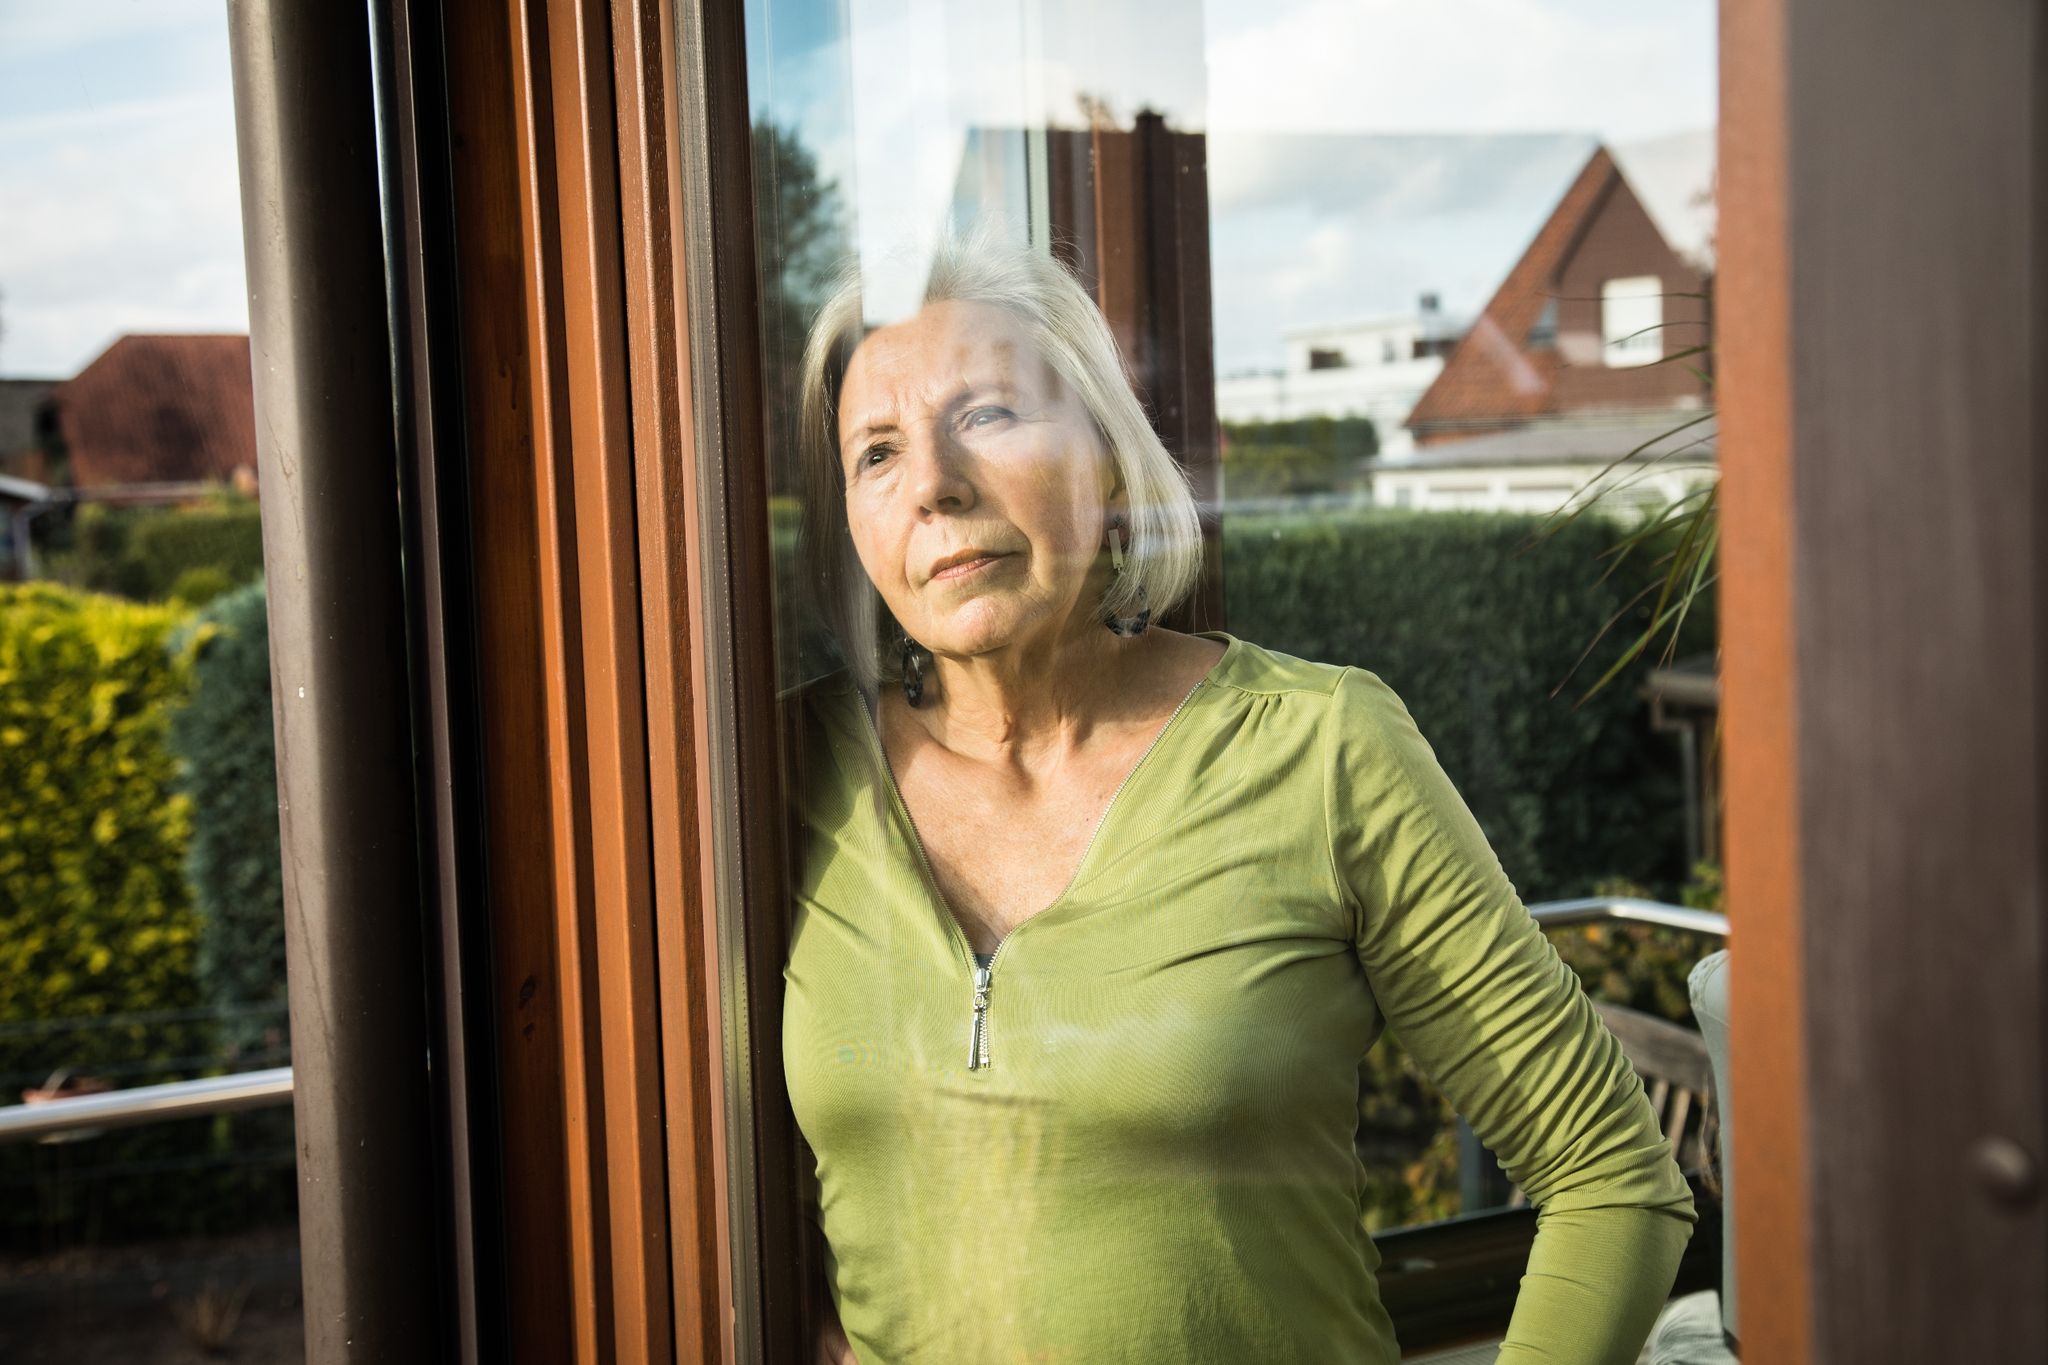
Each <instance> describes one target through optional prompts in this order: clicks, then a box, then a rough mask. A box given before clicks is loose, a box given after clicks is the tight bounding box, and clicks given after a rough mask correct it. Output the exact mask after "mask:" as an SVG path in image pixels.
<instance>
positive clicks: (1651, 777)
mask: <svg viewBox="0 0 2048 1365" xmlns="http://www.w3.org/2000/svg"><path fill="white" fill-rule="evenodd" d="M1538 525H1540V519H1539V518H1534V517H1526V516H1509V515H1503V514H1478V513H1418V512H1404V511H1388V510H1367V511H1358V512H1341V513H1334V514H1333V513H1327V512H1321V513H1314V514H1283V515H1273V516H1241V517H1236V518H1230V517H1226V518H1225V519H1224V530H1223V555H1224V588H1225V591H1226V593H1227V596H1228V607H1229V619H1230V621H1231V622H1232V624H1233V625H1234V626H1235V628H1236V633H1238V634H1242V635H1246V636H1248V637H1250V638H1252V639H1255V640H1257V641H1258V642H1259V643H1260V644H1263V645H1266V646H1268V647H1270V648H1274V649H1279V650H1283V651H1285V652H1287V653H1290V654H1296V655H1299V656H1301V657H1303V658H1308V659H1319V660H1323V661H1326V662H1330V663H1343V664H1356V665H1359V666H1360V667H1363V668H1368V669H1370V670H1372V671H1373V672H1374V673H1377V674H1378V675H1379V676H1380V677H1381V678H1383V679H1384V680H1385V681H1386V682H1387V684H1388V685H1389V686H1390V687H1392V688H1393V689H1394V690H1395V691H1396V692H1397V693H1399V694H1400V696H1401V698H1402V700H1403V701H1404V702H1406V704H1407V706H1408V709H1409V711H1410V712H1411V713H1412V714H1413V715H1414V717H1415V722H1416V724H1417V725H1418V726H1419V727H1420V728H1421V730H1422V733H1423V734H1424V735H1425V736H1426V737H1427V738H1428V740H1429V742H1430V745H1431V747H1432V748H1434V749H1435V751H1436V754H1437V758H1438V761H1439V762H1441V763H1442V764H1443V767H1444V770H1445V772H1447V773H1448V774H1449V775H1450V777H1451V780H1452V781H1453V782H1455V783H1456V784H1457V787H1458V790H1459V792H1460V793H1461V794H1462V795H1463V796H1464V798H1465V801H1466V803H1467V804H1468V805H1469V806H1471V808H1472V812H1473V814H1474V815H1475V816H1476V817H1477V818H1478V820H1479V823H1480V825H1481V827H1482V828H1483V829H1484V830H1485V831H1486V835H1487V838H1488V839H1489V840H1490V841H1491V842H1492V844H1493V847H1494V851H1495V852H1496V853H1498V854H1499V855H1500V860H1501V863H1502V865H1503V866H1504V867H1505V868H1506V869H1507V871H1508V875H1509V876H1510V877H1511V878H1512V879H1513V880H1514V883H1515V885H1516V887H1517V888H1518V889H1519V890H1520V891H1521V892H1522V894H1523V896H1524V897H1525V898H1527V899H1530V900H1547V899H1554V898H1558V897H1564V896H1575V895H1584V894H1588V893H1589V892H1590V891H1591V889H1592V887H1593V885H1594V883H1595V882H1596V881H1598V880H1599V879H1600V878H1602V877H1607V876H1615V875H1620V876H1625V877H1628V878H1630V879H1632V880H1634V881H1637V882H1640V883H1642V884H1644V885H1646V886H1648V887H1651V888H1652V889H1653V890H1654V891H1655V892H1656V893H1657V894H1658V895H1660V896H1661V897H1663V898H1666V899H1669V898H1670V897H1671V896H1672V895H1673V894H1675V892H1676V889H1677V887H1678V885H1679V883H1680V882H1681V881H1682V880H1683V878H1684V871H1685V868H1684V863H1685V852H1684V828H1683V823H1682V819H1683V817H1682V811H1683V807H1684V802H1683V790H1682V787H1681V783H1682V782H1683V775H1682V770H1681V768H1680V757H1679V754H1678V750H1677V747H1676V745H1675V744H1674V743H1673V742H1672V741H1671V740H1670V738H1669V737H1667V736H1663V735H1659V734H1657V733H1655V732H1654V731H1652V730H1651V728H1650V724H1649V708H1648V703H1647V702H1646V701H1645V700H1644V699H1643V698H1642V696H1641V695H1640V693H1641V685H1642V681H1643V678H1644V675H1645V674H1646V673H1647V672H1648V670H1649V668H1650V663H1649V661H1647V660H1638V661H1637V662H1636V663H1635V664H1634V665H1633V666H1631V668H1630V669H1628V670H1627V671H1625V672H1624V673H1623V674H1622V676H1620V677H1619V678H1617V679H1616V681H1615V682H1613V683H1612V684H1610V685H1609V686H1608V687H1607V688H1606V689H1605V690H1604V691H1602V692H1601V693H1600V694H1599V695H1598V696H1596V697H1594V698H1593V699H1592V700H1591V701H1589V702H1587V703H1586V704H1584V705H1577V704H1575V703H1576V699H1577V696H1578V692H1579V691H1580V690H1582V689H1583V687H1585V686H1587V685H1590V683H1591V682H1592V680H1593V679H1595V678H1598V677H1599V676H1600V674H1601V673H1602V672H1604V671H1605V669H1606V667H1607V665H1608V664H1609V663H1610V662H1612V661H1613V660H1614V659H1615V658H1617V657H1619V654H1620V651H1621V649H1622V647H1623V645H1624V643H1625V641H1626V639H1627V638H1628V636H1629V635H1630V634H1631V632H1628V631H1626V630H1624V629H1622V628H1621V627H1620V626H1617V627H1616V628H1615V629H1614V630H1613V631H1611V632H1609V634H1608V635H1607V636H1606V638H1605V639H1603V640H1602V641H1601V643H1600V644H1599V645H1598V646H1597V647H1595V648H1594V649H1593V650H1592V653H1591V655H1590V657H1588V658H1587V659H1586V661H1585V663H1584V664H1583V665H1581V666H1580V667H1579V669H1578V673H1577V675H1576V677H1575V678H1574V680H1573V682H1572V683H1571V684H1569V685H1567V686H1565V687H1564V688H1563V689H1562V690H1561V691H1558V692H1557V694H1556V695H1554V696H1553V695H1552V693H1553V690H1554V689H1557V688H1558V685H1559V684H1560V683H1561V682H1563V681H1564V680H1565V678H1566V676H1567V675H1568V674H1571V673H1572V670H1573V666H1574V664H1575V663H1577V661H1578V660H1579V658H1580V655H1581V654H1582V653H1583V652H1584V651H1585V650H1586V646H1587V643H1588V642H1589V641H1590V640H1592V639H1593V637H1594V636H1595V635H1596V634H1597V633H1598V632H1599V630H1600V628H1601V625H1602V624H1603V623H1604V622H1606V621H1607V620H1608V619H1609V618H1610V617H1612V616H1614V615H1615V614H1616V613H1617V612H1622V611H1623V609H1624V606H1625V604H1626V602H1627V599H1628V597H1629V595H1630V593H1631V592H1632V591H1633V588H1632V587H1631V586H1630V585H1629V582H1628V581H1626V580H1625V579H1624V577H1623V576H1622V575H1616V576H1615V577H1614V578H1613V579H1610V580H1609V581H1607V582H1605V583H1602V582H1600V581H1598V580H1599V575H1600V572H1601V569H1602V567H1603V562H1602V560H1601V554H1602V552H1603V551H1606V550H1608V549H1609V548H1610V547H1611V546H1613V545H1614V544H1615V542H1616V541H1617V540H1619V539H1620V537H1621V536H1622V535H1623V534H1624V532H1623V531H1622V530H1621V529H1620V528H1619V527H1617V526H1615V525H1614V524H1613V523H1610V522H1607V521H1603V520H1600V519H1597V518H1591V517H1586V518H1580V519H1579V520H1577V521H1573V522H1570V523H1567V524H1565V525H1564V526H1562V527H1561V528H1559V529H1558V531H1557V533H1556V534H1555V535H1553V536H1551V537H1550V538H1549V539H1546V540H1542V541H1540V542H1539V543H1537V544H1535V545H1534V546H1533V548H1531V547H1530V546H1529V542H1530V538H1531V535H1532V533H1533V532H1534V531H1535V529H1536V528H1537V526H1538ZM1640 610H1644V611H1646V610H1647V608H1641V609H1640ZM1712 617H1713V612H1712V608H1711V604H1705V606H1704V608H1703V610H1701V611H1700V612H1698V613H1697V618H1698V619H1697V621H1696V622H1694V623H1692V624H1689V626H1688V632H1689V636H1690V639H1691V640H1692V641H1693V642H1695V643H1696V644H1697V645H1699V646H1700V647H1704V646H1705V645H1706V644H1707V643H1709V642H1710V636H1709V634H1708V632H1709V631H1710V630H1711V622H1712ZM1627 619H1630V620H1632V619H1634V618H1633V616H1628V617H1627ZM1645 619H1647V618H1645Z"/></svg>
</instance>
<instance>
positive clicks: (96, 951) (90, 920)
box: [0, 584, 198, 1072]
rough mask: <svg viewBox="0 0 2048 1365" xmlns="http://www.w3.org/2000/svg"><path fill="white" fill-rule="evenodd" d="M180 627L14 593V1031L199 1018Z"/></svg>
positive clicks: (3, 1001)
mask: <svg viewBox="0 0 2048 1365" xmlns="http://www.w3.org/2000/svg"><path fill="white" fill-rule="evenodd" d="M178 623H179V613H177V612H176V611H175V610H173V609H171V608H168V607H153V606H137V605H134V604H132V603H127V602H120V601H116V600H114V599H111V598H105V597H93V596H87V595H84V594H80V593H75V592H70V591H67V590H65V589H61V588H55V587H51V586H48V585H42V584H30V585H25V586H7V585H0V1021H14V1020H29V1019H40V1018H49V1017H52V1016H75V1015H97V1014H107V1013H113V1012H119V1011H132V1010H136V1009H152V1010H162V1009H177V1008H180V1007H184V1006H189V1005H192V1004H194V1003H196V992H195V989H194V977H193V971H192V966H193V951H194V948H195V946H196V940H197V930H198V921H197V918H196V916H195V915H194V913H193V910H192V905H191V900H190V897H189V895H188V894H187V891H186V887H185V878H184V870H183V864H184V858H185V849H186V843H187V840H188V837H189V829H190V823H189V821H190V811H189V804H188V802H187V800H186V799H185V798H184V797H183V796H181V795H179V794H178V792H177V790H176V770H175V766H174V761H173V759H172V757H171V754H170V751H169V749H168V748H166V747H165V743H164V737H165V733H166V730H167V729H168V726H169V723H170V713H171V710H172V708H173V707H175V706H176V705H178V704H179V703H180V702H181V701H182V700H183V699H184V695H185V690H186V687H187V685H188V680H189V674H190V662H191V661H190V653H189V651H186V652H184V653H174V652H173V651H171V650H170V649H169V648H168V647H167V646H168V641H169V637H170V635H171V633H172V631H173V629H174V628H175V627H176V626H177V625H178ZM6 1051H7V1050H6V1048H5V1047H4V1046H0V1072H11V1071H14V1070H15V1069H16V1065H15V1064H14V1059H10V1058H8V1057H7V1055H6Z"/></svg>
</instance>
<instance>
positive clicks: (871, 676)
mask: <svg viewBox="0 0 2048 1365" xmlns="http://www.w3.org/2000/svg"><path fill="white" fill-rule="evenodd" d="M946 302H952V303H980V304H989V305H992V306H994V307H997V308H1001V309H1003V310H1004V311H1005V312H1007V313H1009V314H1010V315H1011V316H1012V317H1014V318H1016V319H1017V320H1018V321H1019V322H1021V323H1022V324H1023V325H1024V328H1025V331H1026V333H1027V335H1029V336H1030V338H1031V340H1032V342H1033V343H1034V344H1035V345H1036V346H1037V348H1038V353H1039V355H1040V356H1041V357H1043V359H1044V360H1045V361H1046V363H1047V364H1048V365H1050V366H1051V367H1052V370H1053V372H1054V373H1055V374H1057V375H1058V376H1059V378H1060V381H1061V382H1062V383H1064V384H1066V385H1067V386H1068V387H1069V388H1070V389H1071V390H1072V391H1073V392H1074V393H1075V394H1076V395H1077V396H1078V397H1079V398H1080V399H1081V403H1082V405H1083V406H1084V407H1085V408H1086V409H1087V411H1088V415H1089V416H1090V417H1091V418H1093V419H1094V422H1095V428H1096V431H1097V433H1098V434H1099V435H1100V436H1101V438H1102V443H1103V446H1104V448H1105V449H1106V450H1107V452H1108V455H1109V459H1110V460H1111V462H1112V463H1113V464H1114V466H1115V468H1116V474H1117V480H1118V482H1119V483H1121V484H1122V485H1123V488H1124V493H1125V496H1126V498H1127V499H1128V501H1129V505H1130V531H1129V549H1128V552H1127V553H1126V555H1125V567H1124V572H1123V573H1122V574H1121V575H1119V576H1118V577H1117V578H1116V579H1115V580H1114V581H1113V583H1112V584H1111V586H1110V588H1109V590H1108V591H1107V592H1106V593H1104V595H1103V599H1102V601H1101V603H1100V604H1099V608H1098V615H1101V616H1105V617H1107V616H1124V617H1128V616H1135V615H1136V614H1137V613H1138V611H1139V609H1140V608H1141V607H1150V608H1151V610H1152V613H1153V615H1154V616H1155V617H1157V616H1160V615H1163V614H1165V613H1166V612H1167V611H1168V610H1170V609H1171V608H1172V607H1174V606H1175V605H1176V604H1178V603H1179V602H1180V601H1181V600H1182V599H1183V598H1185V597H1186V596H1187V595H1188V594H1189V593H1190V592H1192V591H1193V590H1194V587H1195V582H1196V580H1197V578H1199V577H1200V575H1201V571H1202V531H1201V521H1200V516H1199V513H1198V511H1197V509H1196V507H1195V499H1194V494H1193V493H1192V492H1191V491H1190V490H1189V487H1188V480H1187V475H1186V474H1185V473H1183V472H1182V470H1181V467H1180V465H1179V464H1178V463H1177V462H1176V461H1175V460H1174V458H1173V456H1171V455H1169V454H1168V453H1167V450H1166V447H1165V446H1164V445H1162V444H1161V443H1160V440H1159V437H1158V436H1157V435H1156V434H1155V433H1154V432H1153V430H1152V424H1151V423H1150V422H1148V421H1147V420H1146V419H1145V411H1144V409H1143V408H1142V407H1140V406H1139V405H1138V398H1137V395H1136V394H1135V393H1134V392H1133V391H1132V387H1131V380H1130V378H1129V376H1128V374H1127V373H1126V372H1125V369H1124V364H1123V359H1122V357H1121V356H1120V355H1119V353H1118V351H1117V347H1116V339H1115V337H1113V336H1112V335H1111V334H1110V330H1109V324H1108V323H1107V322H1105V321H1104V320H1103V317H1102V314H1101V312H1100V311H1099V310H1098V309H1097V308H1096V306H1095V302H1094V300H1092V299H1090V298H1089V297H1088V294H1087V291H1085V290H1084V289H1082V288H1081V285H1080V284H1079V282H1078V281H1076V280H1075V279H1074V277H1073V276H1072V275H1071V274H1069V273H1068V272H1067V270H1066V268H1065V267H1064V266H1063V265H1061V264H1060V263H1059V262H1058V261H1056V260H1054V259H1053V258H1052V257H1051V256H1049V255H1046V254H1043V253H1041V252H1038V251H1034V250H1032V249H1030V248H1028V247H1024V246H1020V245H1016V244H1014V243H1011V242H1008V241H1005V240H1004V239H1003V238H1002V237H1001V236H999V235H998V234H997V233H996V232H995V231H993V230H991V229H988V228H983V229H981V230H978V231H975V232H973V233H969V234H967V235H964V236H960V237H949V238H947V239H946V240H944V241H942V242H941V243H940V244H939V247H938V251H937V254H936V256H935V258H934V260H933V262H932V267H931V272H930V274H929V275H928V276H927V278H926V284H925V290H924V297H923V303H925V304H933V303H946ZM866 335H867V327H866V320H865V317H864V313H863V300H862V294H861V282H860V277H859V274H858V273H857V271H856V270H855V269H854V268H852V267H849V268H848V269H847V270H846V271H845V272H843V273H842V275H841V276H840V281H839V284H838V286H837V287H836V288H835V289H834V290H833V292H832V294H831V296H830V298H829V299H828V300H827V301H826V303H825V306H824V307H823V308H822V309H821V310H820V311H819V313H818V316H817V319H816V321H815V322H813V323H812V325H811V332H810V338H809V340H808V342H807V343H806V344H805V346H804V359H803V371H802V377H801V392H802V412H801V415H800V419H799V425H798V447H799V449H798V455H799V458H800V460H801V462H802V468H803V561H804V566H805V571H806V574H807V576H808V577H809V579H810V581H811V583H812V584H813V586H814V587H816V588H817V589H819V590H820V593H821V600H820V605H821V606H822V608H823V611H824V614H825V617H826V621H827V624H828V625H829V626H830V627H831V628H832V630H833V632H834V633H835V634H836V635H837V636H838V639H839V643H840V647H841V648H842V649H844V650H845V652H846V661H847V663H848V664H849V665H850V666H851V668H852V669H853V671H854V674H855V676H856V677H858V678H859V679H860V680H861V682H863V683H864V684H866V685H869V686H873V685H874V684H875V683H876V682H877V681H880V680H888V679H893V678H895V677H897V676H899V675H900V673H901V667H902V660H901V657H900V649H901V645H902V632H901V628H900V627H899V626H897V625H896V623H895V621H894V619H893V618H892V617H891V616H890V614H889V611H888V608H887V607H886V606H884V605H883V603H882V597H881V594H880V593H879V592H877V591H876V590H875V587H874V585H873V583H872V582H870V581H869V579H868V576H867V573H866V571H865V570H864V569H863V568H862V567H861V563H860V557H859V555H858V554H857V553H856V552H855V550H854V546H853V537H852V535H851V533H850V532H849V530H848V528H847V521H846V481H845V474H844V470H843V466H842V465H841V463H840V458H839V389H840V385H841V383H842V382H843V381H844V379H845V377H846V366H847V362H848V361H849V360H850V359H851V358H852V356H853V352H854V349H855V348H856V347H857V346H859V345H860V343H861V340H862V339H863V338H864V337H865V336H866Z"/></svg>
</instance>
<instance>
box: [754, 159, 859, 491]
mask: <svg viewBox="0 0 2048 1365" xmlns="http://www.w3.org/2000/svg"><path fill="white" fill-rule="evenodd" d="M753 149H754V212H755V215H756V218H757V219H758V227H759V241H760V244H761V263H760V276H761V349H762V357H761V360H762V384H761V388H762V397H763V399H764V400H765V402H766V403H767V407H768V410H767V413H766V419H767V420H766V433H765V434H766V436H767V442H768V469H769V482H770V491H771V492H775V493H793V492H795V491H796V490H797V488H798V487H799V484H800V477H799V464H798V458H799V457H798V452H797V445H796V431H797V420H798V405H799V401H800V397H801V395H800V393H799V388H798V380H799V378H800V370H801V367H802V364H803V354H804V340H805V338H806V337H807V336H808V335H809V333H810V327H811V320H812V319H813V318H814V317H816V316H817V312H818V309H819V308H820V307H822V306H823V304H824V302H825V300H826V298H827V296H828V295H829V294H830V292H831V289H832V286H833V284H834V282H835V281H836V279H837V278H838V273H839V271H840V269H841V267H842V265H843V264H844V262H845V261H846V259H847V255H848V252H849V249H850V248H849V240H850V234H849V233H848V231H847V224H846V215H845V210H844V208H843V206H842V205H841V203H840V198H839V187H838V185H837V184H836V183H835V182H833V181H831V180H827V179H825V178H824V176H823V175H822V174H821V173H820V172H819V170H818V160H817V157H816V156H814V155H813V154H812V152H811V150H810V148H808V147H806V146H805V145H804V143H803V141H802V139H801V138H799V137H798V136H797V135H796V134H795V133H794V132H792V131H790V130H789V129H786V128H781V127H778V126H777V125H776V124H774V123H772V122H769V121H767V120H762V121H760V122H757V123H756V124H755V125H754V130H753Z"/></svg>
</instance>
